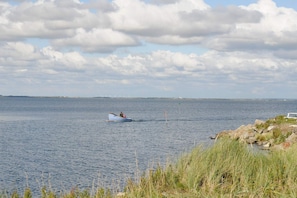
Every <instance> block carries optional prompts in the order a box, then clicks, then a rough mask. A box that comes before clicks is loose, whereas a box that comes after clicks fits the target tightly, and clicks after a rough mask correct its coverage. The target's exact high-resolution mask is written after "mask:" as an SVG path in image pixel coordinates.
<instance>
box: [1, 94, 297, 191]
mask: <svg viewBox="0 0 297 198" xmlns="http://www.w3.org/2000/svg"><path fill="white" fill-rule="evenodd" d="M120 111H123V112H124V113H125V114H126V115H127V117H130V118H132V119H133V121H132V122H128V123H110V122H107V118H108V113H109V112H114V113H117V114H119V113H120ZM288 112H297V100H276V99H257V100H248V99H247V100H244V99H240V100H235V99H182V98H178V99H165V98H59V97H56V98H55V97H54V98H50V97H48V98H47V97H0V191H3V190H6V191H8V192H11V191H12V190H18V191H19V192H23V189H24V188H25V187H27V186H29V187H30V188H31V189H32V190H33V193H36V192H39V191H40V189H41V187H42V186H44V185H45V186H47V187H48V188H51V189H52V190H54V191H56V192H60V191H70V190H71V189H72V188H75V187H79V188H83V189H84V188H89V189H91V188H94V186H95V187H96V186H107V187H113V188H114V187H116V188H119V189H121V188H123V185H124V183H125V181H126V179H128V178H132V179H135V180H136V179H137V178H138V176H139V175H141V174H142V173H143V172H144V171H146V170H148V169H151V168H153V167H155V166H156V165H158V164H161V165H164V164H165V163H166V161H168V159H170V160H171V159H176V158H177V157H178V156H180V155H181V154H182V153H184V152H189V151H190V150H191V149H192V148H193V147H195V146H197V145H206V146H207V145H211V144H212V143H213V142H212V141H213V140H211V139H210V138H209V137H210V136H214V135H215V134H216V133H218V132H220V131H222V130H228V129H236V128H238V127H239V126H241V125H246V124H250V123H254V121H255V120H256V119H262V120H266V119H268V118H272V117H275V116H277V115H280V114H283V115H285V114H287V113H288Z"/></svg>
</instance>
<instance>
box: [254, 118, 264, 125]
mask: <svg viewBox="0 0 297 198" xmlns="http://www.w3.org/2000/svg"><path fill="white" fill-rule="evenodd" d="M264 123H265V121H263V120H258V119H257V120H255V123H254V125H260V124H264Z"/></svg>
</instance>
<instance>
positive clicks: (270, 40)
mask: <svg viewBox="0 0 297 198" xmlns="http://www.w3.org/2000/svg"><path fill="white" fill-rule="evenodd" d="M206 2H207V1H203V0H174V1H168V0H151V1H144V0H113V1H108V0H90V1H88V2H84V1H80V0H51V1H44V0H37V1H30V0H27V1H26V0H24V1H21V0H20V1H13V2H12V1H0V83H2V85H0V90H6V91H4V93H2V94H5V93H9V94H13V93H10V90H14V89H15V90H16V92H14V93H16V94H17V93H18V92H21V88H20V89H17V88H16V87H17V86H16V84H21V85H22V86H27V88H26V89H25V88H23V90H26V91H27V93H34V91H30V90H35V91H36V90H37V87H40V86H42V85H47V86H49V87H50V88H49V89H48V91H47V92H46V93H48V92H52V93H55V94H56V93H59V91H57V90H58V89H59V87H64V88H63V90H69V92H68V94H69V95H71V92H73V93H76V94H77V93H79V91H75V88H71V89H68V88H67V86H72V85H73V86H78V85H80V86H83V84H84V85H85V86H87V87H90V90H92V91H90V93H89V94H90V95H92V94H91V93H93V94H94V93H95V94H98V95H100V91H98V92H96V91H95V92H94V90H97V88H96V85H97V86H99V87H100V89H102V90H104V93H109V92H112V91H113V90H115V89H117V87H116V86H115V84H116V85H117V86H119V87H120V88H121V89H122V90H125V89H124V88H127V91H129V90H133V91H134V95H137V94H138V93H139V94H145V92H144V91H141V90H142V89H143V87H144V89H145V90H150V89H152V92H151V93H153V92H154V90H155V91H156V92H158V90H159V92H158V93H159V94H164V93H172V94H173V95H174V93H175V94H176V93H178V92H179V91H178V90H177V89H180V86H181V84H185V85H186V86H187V88H188V89H191V90H193V91H192V92H191V91H187V92H185V93H194V90H195V89H200V90H203V88H201V87H204V88H205V87H206V88H205V89H207V87H213V89H212V90H215V86H217V87H220V89H221V88H222V86H223V85H226V88H229V87H230V88H231V87H232V89H234V92H237V93H241V94H243V92H242V90H241V88H242V87H243V86H249V85H250V86H252V85H253V86H254V85H259V84H261V87H259V88H251V87H250V88H249V90H250V91H249V93H250V94H251V95H253V94H261V93H263V92H262V90H265V89H266V88H268V87H270V86H272V85H276V84H281V85H282V83H283V82H286V83H287V84H286V86H287V87H288V88H287V89H288V90H290V88H291V89H294V86H296V84H297V81H296V74H297V68H296V60H297V56H296V54H297V53H296V45H297V38H296V36H295V35H296V33H297V21H296V20H295V19H296V18H297V11H296V10H294V9H293V8H287V7H279V6H277V5H276V4H275V3H274V1H273V0H259V1H258V2H256V3H253V4H249V5H241V6H235V5H232V6H231V5H228V6H219V7H211V6H210V5H208V4H207V3H206ZM34 39H38V41H40V42H39V43H36V42H35V43H34V42H32V40H34ZM144 43H149V44H150V46H151V45H154V46H155V47H154V50H151V49H149V47H148V48H147V49H145V50H140V51H137V49H144V48H145V47H146V46H145V45H144ZM177 46H179V47H180V46H181V48H178V49H179V50H177V48H176V47H177ZM189 46H191V50H187V51H186V52H185V51H183V49H185V48H187V47H189ZM158 47H159V48H160V49H158ZM183 47H184V48H183ZM155 49H157V50H155ZM200 49H203V50H202V51H203V52H201V50H200ZM189 51H191V52H189ZM10 77H14V78H15V79H13V80H12V79H10ZM12 81H13V82H12ZM33 85H36V87H35V88H32V87H31V86H33ZM240 85H242V86H240ZM128 86H130V87H131V86H132V87H133V89H129V88H128ZM30 88H32V89H30ZM100 89H99V90H100ZM236 89H237V90H236ZM86 90H87V89H85V90H84V91H82V92H81V93H82V94H85V95H88V93H87V92H86ZM257 90H261V92H259V91H257ZM70 91H71V92H70ZM22 93H24V91H23V92H22ZM230 93H231V91H230ZM269 93H274V92H272V91H271V90H270V92H269ZM288 93H289V92H288ZM0 94H1V93H0ZM44 95H47V94H44ZM291 96H292V94H291ZM294 96H296V95H294ZM193 97H195V94H194V95H193ZM230 97H232V96H230ZM296 97H297V96H296Z"/></svg>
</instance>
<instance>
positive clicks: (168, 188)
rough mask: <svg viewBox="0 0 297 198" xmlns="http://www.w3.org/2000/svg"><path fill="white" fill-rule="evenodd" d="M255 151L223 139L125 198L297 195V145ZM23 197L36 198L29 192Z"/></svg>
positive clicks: (142, 182) (102, 192)
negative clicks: (273, 149) (283, 148)
mask: <svg viewBox="0 0 297 198" xmlns="http://www.w3.org/2000/svg"><path fill="white" fill-rule="evenodd" d="M249 147H250V146H247V145H246V144H243V143H240V142H238V141H235V140H230V139H220V140H218V141H217V142H216V143H215V144H214V145H213V146H211V147H209V148H203V147H202V146H200V147H197V148H195V149H193V150H192V151H191V152H190V153H186V154H183V155H182V156H180V158H179V159H178V160H177V161H176V162H174V163H173V162H172V163H168V164H167V165H164V166H163V167H162V166H161V165H159V166H158V167H157V168H155V169H154V170H147V171H146V172H145V173H143V175H142V176H140V178H138V179H137V180H135V181H134V180H132V179H131V180H128V182H127V184H126V187H125V190H124V193H123V194H121V197H127V198H134V197H154V198H155V197H162V198H163V197H164V198H165V197H188V198H191V197H297V190H296V189H297V166H296V165H297V155H296V154H295V150H296V149H297V147H296V146H292V147H291V148H289V149H287V150H286V151H275V152H269V153H268V152H260V151H255V150H253V149H251V148H249ZM26 190H28V189H26ZM42 190H43V191H42V197H44V198H50V197H51V198H52V197H65V198H66V197H67V198H68V197H69V198H72V197H96V198H99V197H102V198H106V197H109V198H111V197H116V195H115V194H112V193H111V192H112V191H111V190H106V189H102V188H99V189H97V191H96V193H90V191H88V190H82V191H81V190H79V189H75V190H72V191H70V192H68V193H63V194H55V193H54V192H47V191H46V188H43V189H42ZM0 197H10V196H1V195H0ZM11 197H18V196H16V194H13V195H12V196H11ZM19 197H20V196H19ZM23 197H28V198H29V197H32V194H30V191H26V192H25V193H24V196H23ZM33 197H34V196H33Z"/></svg>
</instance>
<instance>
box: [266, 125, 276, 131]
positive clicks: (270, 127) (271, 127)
mask: <svg viewBox="0 0 297 198" xmlns="http://www.w3.org/2000/svg"><path fill="white" fill-rule="evenodd" d="M274 128H275V126H269V127H268V128H267V131H268V132H269V131H271V130H272V129H274Z"/></svg>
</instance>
